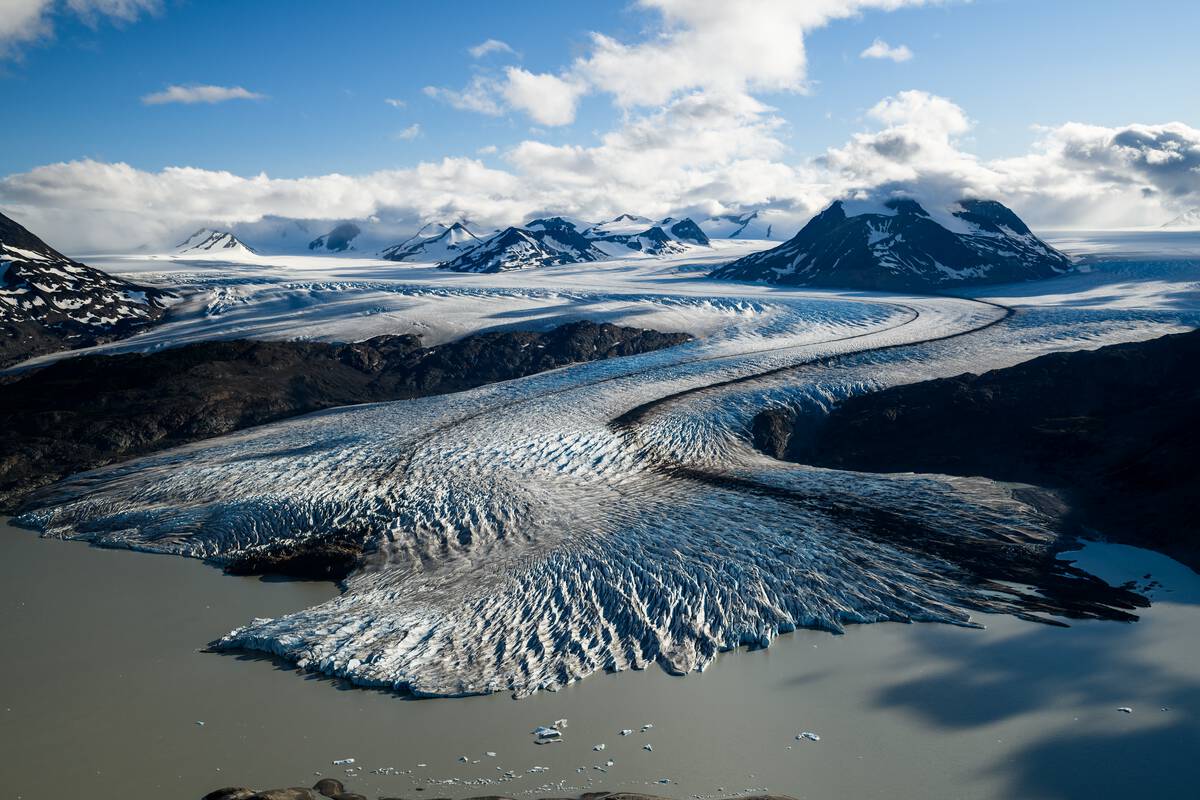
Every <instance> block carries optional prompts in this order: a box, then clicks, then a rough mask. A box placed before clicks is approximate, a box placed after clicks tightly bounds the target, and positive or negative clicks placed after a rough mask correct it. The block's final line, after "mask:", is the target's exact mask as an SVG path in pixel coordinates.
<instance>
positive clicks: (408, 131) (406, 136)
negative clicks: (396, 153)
mask: <svg viewBox="0 0 1200 800" xmlns="http://www.w3.org/2000/svg"><path fill="white" fill-rule="evenodd" d="M420 135H421V123H419V122H414V123H413V124H412V125H409V126H408V127H407V128H405V129H404V130H402V131H400V132H399V133H397V134H396V138H397V139H399V140H401V141H403V142H411V141H412V140H413V139H415V138H417V137H418V136H420Z"/></svg>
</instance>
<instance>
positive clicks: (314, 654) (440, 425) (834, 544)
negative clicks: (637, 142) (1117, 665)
mask: <svg viewBox="0 0 1200 800" xmlns="http://www.w3.org/2000/svg"><path fill="white" fill-rule="evenodd" d="M762 246H764V243H762V242H759V243H752V244H734V243H725V242H718V243H717V247H716V248H714V253H712V254H706V255H705V256H704V259H706V261H703V262H699V263H698V262H697V261H696V260H695V259H696V256H695V255H694V254H689V256H688V257H681V258H674V259H670V258H668V259H660V260H651V259H644V258H643V259H629V260H626V261H615V262H601V263H594V264H585V265H573V266H569V267H556V268H546V269H541V270H535V271H530V272H525V273H508V274H504V275H498V276H488V275H458V274H453V273H449V274H448V273H446V272H444V271H438V270H434V269H432V268H431V267H429V266H412V265H407V264H399V265H398V264H392V263H388V262H382V263H381V262H372V261H361V262H359V261H354V260H350V259H337V260H334V261H329V260H322V259H293V260H288V261H280V262H275V261H272V262H266V261H264V262H258V261H256V262H254V263H247V264H240V265H229V264H213V265H211V267H209V268H206V269H205V270H198V269H197V267H196V262H194V261H191V262H188V263H187V264H186V265H179V264H176V263H174V262H165V261H161V260H154V259H144V260H140V261H139V260H129V259H123V260H119V262H118V261H117V260H114V261H113V263H114V264H116V263H119V264H120V265H121V266H122V267H124V268H125V270H124V271H142V272H144V273H154V274H155V275H156V277H158V278H159V279H162V280H167V281H170V282H172V285H173V286H175V287H177V288H187V287H191V288H192V289H193V290H194V292H195V294H194V295H193V296H192V299H190V300H189V301H188V304H189V305H188V308H187V309H186V311H185V312H184V313H181V314H180V316H179V318H178V319H176V320H174V321H171V322H168V323H167V324H166V325H164V326H161V327H160V328H159V329H158V330H155V331H150V332H147V333H146V334H143V335H141V336H138V337H135V338H133V339H130V340H127V341H126V342H123V343H121V344H119V345H116V346H115V347H109V348H108V349H129V348H139V347H141V348H148V347H158V346H163V345H167V344H173V343H176V342H181V341H192V340H195V339H198V338H202V337H205V336H209V335H214V334H215V335H221V336H251V335H253V336H268V337H278V338H291V337H297V336H304V337H310V336H311V337H318V338H362V337H364V336H368V335H374V334H377V333H385V332H388V333H391V332H406V331H408V330H420V331H421V332H423V333H424V334H425V335H426V336H428V337H429V339H430V341H439V340H445V339H447V338H452V337H454V336H458V335H462V334H464V333H466V332H469V331H473V330H482V329H490V328H495V327H503V326H511V327H530V326H531V325H536V326H539V327H546V326H550V325H553V324H557V323H559V322H561V321H564V320H566V319H574V318H593V319H595V318H600V319H605V320H609V321H613V322H620V323H623V324H634V325H640V326H643V327H653V328H657V329H660V330H686V331H689V332H691V333H693V334H695V335H697V336H698V337H701V338H699V339H698V340H697V341H695V342H693V343H691V344H688V345H684V346H681V347H677V348H672V349H669V350H664V351H659V352H655V353H649V354H645V355H641V356H636V357H632V358H625V359H618V360H613V361H603V362H595V363H589V364H580V365H576V366H572V367H568V368H565V369H561V370H556V371H553V372H549V373H544V374H541V375H536V376H532V377H529V378H525V379H521V380H516V381H510V382H506V383H502V384H495V385H491V386H487V387H483V388H480V389H476V390H473V391H469V392H462V393H458V394H453V395H446V396H441V397H430V398H424V399H421V400H415V401H403V402H393V403H377V404H372V405H365V406H357V407H350V408H343V409H335V410H331V411H326V412H323V413H318V414H313V415H309V416H307V417H302V418H299V419H294V420H289V421H285V422H282V423H278V424H273V425H267V426H262V427H259V428H255V429H251V430H247V431H242V432H239V433H235V434H232V435H229V436H225V437H222V438H220V439H215V440H210V441H205V442H200V443H197V444H193V445H189V446H187V447H183V448H180V449H177V450H172V451H168V452H165V453H160V454H156V455H153V456H149V457H146V458H143V459H139V460H137V461H134V462H130V463H128V464H124V465H120V466H116V467H112V468H106V469H102V470H97V471H95V472H92V473H87V474H84V475H80V476H76V477H74V478H72V479H69V480H67V481H65V482H63V483H61V484H59V485H57V486H55V487H53V488H52V489H50V490H49V491H46V492H43V493H42V494H40V495H39V496H38V497H37V498H36V501H35V505H36V507H35V508H34V510H32V511H30V512H29V513H27V514H25V515H24V516H23V517H22V518H21V521H22V522H23V523H24V524H29V525H34V526H37V527H40V528H42V529H43V530H45V531H47V532H49V533H51V534H53V535H59V536H68V537H78V538H84V539H89V540H91V541H95V542H98V543H101V544H105V545H110V546H119V547H131V548H137V549H145V550H153V551H158V552H169V553H176V554H181V555H189V556H197V557H209V558H214V559H217V560H220V559H222V558H225V557H228V556H229V555H230V554H234V553H236V552H237V551H238V550H240V549H242V548H246V547H251V546H256V545H262V544H266V543H271V542H276V541H280V540H295V539H299V538H303V537H306V536H309V535H312V534H316V533H319V532H325V531H329V530H345V531H353V532H361V533H363V534H364V535H365V536H366V537H367V540H368V542H369V547H368V553H367V561H366V564H365V566H364V567H363V568H362V569H361V570H360V571H358V572H357V573H355V574H354V575H352V576H351V577H350V578H349V579H348V580H347V581H346V582H345V587H344V588H345V591H344V593H343V594H342V595H341V596H339V597H337V598H335V599H334V600H332V601H330V602H328V603H325V604H323V605H321V606H318V607H315V608H312V609H308V610H306V611H303V612H300V613H297V614H292V615H289V616H286V617H282V618H278V619H256V620H253V621H252V622H250V623H249V624H247V625H246V626H244V627H242V628H239V629H238V630H236V631H233V632H232V633H230V634H229V635H228V636H227V637H225V638H224V639H223V640H222V642H221V646H222V647H227V648H250V649H254V650H261V651H267V652H271V653H275V654H277V655H279V656H282V657H284V658H286V659H288V660H290V661H292V662H294V663H296V664H297V665H299V666H301V667H302V668H304V669H308V670H314V671H321V672H324V673H328V674H334V675H340V676H344V677H346V678H348V679H350V680H352V681H355V682H358V683H361V684H366V685H378V686H385V687H394V688H401V689H407V690H410V691H413V692H414V693H417V694H425V695H461V694H469V693H478V692H489V691H501V690H509V691H513V692H515V693H518V694H526V693H529V692H532V691H535V690H537V689H540V688H550V687H556V686H560V685H562V684H565V683H569V682H571V681H574V680H577V679H579V678H582V677H584V676H586V675H588V674H589V673H591V672H594V671H596V670H613V669H625V668H641V667H645V666H647V665H649V664H651V663H658V664H659V665H661V666H662V667H663V668H665V669H667V670H670V671H672V672H679V673H684V672H688V671H691V670H697V669H702V668H703V667H704V666H705V665H706V664H707V663H709V662H710V661H711V660H712V658H713V657H714V655H715V654H716V653H717V652H718V651H720V650H723V649H728V648H732V647H737V646H739V645H743V644H751V645H765V644H768V643H769V642H770V641H771V639H772V638H773V637H774V636H776V635H777V634H779V633H780V632H784V631H788V630H792V629H794V628H796V627H800V626H803V627H815V628H823V629H826V630H831V631H837V630H840V629H841V627H842V626H843V625H845V624H849V623H862V622H871V621H879V620H904V621H912V620H930V621H942V622H951V623H957V624H969V622H970V613H969V612H970V609H971V608H978V607H980V605H981V604H985V603H987V602H990V601H993V600H994V598H992V597H991V596H990V594H989V592H991V591H993V590H994V587H992V588H989V589H988V590H987V591H985V590H984V589H981V588H980V587H978V586H973V585H971V583H970V582H969V581H964V580H962V579H961V573H960V572H959V571H958V570H956V568H955V565H954V564H953V563H948V562H947V561H945V560H943V559H942V558H941V557H939V556H937V555H934V554H931V553H929V552H923V551H918V550H914V549H913V548H911V547H906V546H903V545H902V544H900V543H896V542H891V541H887V540H884V539H880V538H879V537H877V536H872V535H868V534H867V533H866V532H865V531H864V529H863V528H862V527H861V526H860V523H859V522H858V521H857V520H858V519H859V517H858V516H857V515H858V514H859V513H860V512H861V513H869V512H871V511H872V510H878V509H886V510H887V512H888V513H894V514H897V515H899V516H900V517H901V518H905V519H912V520H916V521H920V522H921V523H922V524H924V525H926V526H928V527H930V528H931V529H934V530H939V531H944V532H945V533H946V535H947V536H953V537H955V539H956V540H958V541H962V542H967V543H971V542H979V543H981V544H982V543H987V542H995V541H996V540H997V539H1003V540H1004V541H1006V542H1011V543H1012V546H1013V547H1015V548H1033V549H1036V548H1044V547H1046V546H1048V544H1049V542H1050V541H1052V539H1053V535H1052V533H1051V532H1050V531H1048V530H1046V529H1045V528H1044V527H1043V526H1042V524H1041V523H1040V522H1039V519H1038V518H1037V517H1036V515H1034V514H1033V513H1032V512H1031V510H1030V509H1028V508H1027V507H1025V506H1024V505H1022V504H1021V503H1020V502H1018V501H1017V500H1015V499H1014V498H1013V497H1012V495H1011V494H1010V493H1009V492H1008V491H1007V490H1006V489H1004V488H1002V487H999V486H997V485H995V484H993V483H991V482H989V481H984V480H972V479H960V478H944V477H938V476H923V475H858V474H850V473H840V472H832V471H827V470H819V469H810V468H804V467H798V466H795V465H785V464H781V463H779V462H776V461H774V460H772V459H769V458H767V457H765V456H763V455H761V454H759V453H758V452H756V451H755V450H753V449H752V448H751V447H750V446H749V444H748V435H747V430H748V428H749V425H750V421H751V420H752V418H753V417H754V415H755V414H756V413H757V412H758V411H760V410H761V409H763V408H764V407H768V406H771V405H773V404H782V403H789V404H802V405H803V404H808V405H811V406H812V407H814V408H817V407H823V406H827V405H829V404H830V403H832V402H834V401H835V400H836V399H838V398H840V397H844V396H846V395H847V394H850V393H854V392H860V391H864V390H866V389H869V388H873V387H878V386H881V385H889V384H896V383H904V382H911V381H916V380H921V379H925V378H930V377H937V376H944V375H950V374H956V373H959V372H963V371H968V370H969V371H980V370H982V369H987V368H993V367H1001V366H1008V365H1011V364H1015V363H1018V362H1020V361H1023V360H1026V359H1028V358H1031V357H1033V356H1036V355H1039V354H1042V353H1046V352H1051V351H1055V350H1066V349H1078V348H1090V347H1099V346H1102V345H1105V344H1109V343H1114V342H1119V341H1129V340H1136V339H1144V338H1150V337H1153V336H1157V335H1161V334H1163V333H1167V332H1173V331H1180V330H1184V329H1187V328H1189V327H1193V326H1195V325H1196V324H1197V322H1198V321H1200V296H1198V294H1197V291H1196V276H1197V275H1198V274H1200V261H1181V260H1175V261H1159V262H1154V263H1142V264H1131V263H1121V264H1119V265H1104V264H1100V265H1096V266H1094V268H1093V269H1092V271H1091V272H1088V273H1086V274H1082V275H1073V276H1069V277H1064V278H1060V279H1055V280H1053V281H1047V282H1044V283H1041V284H1037V285H1024V286H1021V287H1001V288H997V289H993V290H989V292H988V294H990V295H991V297H993V298H994V301H995V302H997V303H999V304H1000V305H996V304H994V303H992V302H979V301H977V300H976V299H973V298H967V297H961V298H955V297H901V296H888V295H875V294H863V293H849V292H847V293H838V292H815V291H803V290H793V289H779V288H771V287H765V286H758V285H741V284H735V283H719V282H714V281H709V280H706V279H704V278H703V277H701V275H702V272H703V270H705V269H706V268H707V267H709V266H711V265H712V263H714V262H715V261H718V260H720V259H721V258H724V259H729V258H733V257H736V256H737V255H741V254H743V253H745V252H748V250H749V249H752V248H753V247H762ZM101 266H104V265H102V264H101ZM1106 286H1109V287H1113V286H1115V287H1118V288H1113V289H1111V291H1109V290H1106V289H1105V288H1104V287H1106ZM1106 291H1109V294H1112V295H1113V296H1112V297H1109V296H1108V294H1106ZM1010 309H1015V310H1014V311H1010ZM831 509H841V510H842V511H844V512H845V514H843V515H841V516H839V515H838V514H835V513H832V512H831Z"/></svg>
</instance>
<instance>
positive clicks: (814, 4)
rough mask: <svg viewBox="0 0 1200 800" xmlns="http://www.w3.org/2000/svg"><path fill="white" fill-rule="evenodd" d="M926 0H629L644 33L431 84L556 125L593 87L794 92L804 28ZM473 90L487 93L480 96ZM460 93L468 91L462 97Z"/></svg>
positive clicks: (622, 91) (653, 93)
mask: <svg viewBox="0 0 1200 800" xmlns="http://www.w3.org/2000/svg"><path fill="white" fill-rule="evenodd" d="M932 2H939V0H812V1H811V2H795V0H741V2H737V3H730V2H728V0H638V2H637V5H638V6H640V7H642V8H643V9H644V10H646V11H650V12H653V13H654V14H655V15H656V23H657V24H656V25H654V26H653V28H652V30H651V32H650V34H649V35H648V36H647V37H646V38H645V39H644V40H643V41H640V42H633V43H627V42H622V41H620V40H618V39H616V38H614V37H611V36H607V35H605V34H603V33H592V34H591V37H590V44H589V52H588V53H587V54H586V55H583V56H581V57H579V58H577V59H576V60H575V61H574V62H573V63H572V64H570V65H568V66H566V67H565V68H563V69H562V70H560V71H558V72H557V73H540V74H534V73H530V72H527V71H525V70H513V69H509V70H507V71H506V72H505V73H504V74H503V75H493V76H491V77H488V78H480V79H476V80H475V81H473V82H472V84H471V85H470V86H468V88H467V89H465V90H463V91H462V92H454V91H452V90H448V89H435V90H434V91H433V92H431V94H432V96H435V97H441V98H442V99H445V100H447V101H449V102H451V104H453V105H455V107H457V108H465V109H469V110H475V111H482V112H483V113H488V114H497V113H503V112H504V111H507V110H519V111H524V112H526V113H528V114H529V115H530V116H531V117H533V119H534V120H536V121H538V122H540V123H541V124H545V125H562V124H566V123H569V122H571V121H572V120H573V119H574V109H575V106H576V104H577V103H578V100H579V98H580V97H581V96H583V95H584V94H588V93H593V92H600V93H605V94H608V95H611V96H612V98H613V99H614V101H615V102H616V103H617V104H618V105H619V106H620V107H622V108H625V109H630V108H638V107H652V106H662V105H664V104H665V103H667V102H668V101H669V100H671V99H672V98H674V97H676V96H678V95H680V94H682V93H687V92H694V91H702V92H705V93H706V94H727V95H728V94H749V93H756V92H803V91H805V90H806V88H807V55H806V51H805V43H804V39H805V36H806V35H807V34H808V33H809V32H811V31H813V30H816V29H818V28H821V27H824V26H825V25H827V24H829V23H830V22H832V21H834V20H837V19H842V18H845V17H851V16H854V15H856V14H860V13H862V12H864V11H868V10H872V9H879V10H885V11H890V10H894V9H897V8H901V7H904V6H920V5H928V4H930V3H932ZM535 87H538V88H540V87H548V88H551V89H552V90H553V93H554V98H553V99H552V100H549V101H546V102H544V103H538V102H534V101H533V100H532V98H531V90H532V89H534V88H535ZM480 93H486V94H487V96H488V99H487V101H486V102H484V101H482V99H481V97H480ZM464 95H466V96H468V97H470V98H471V101H470V102H464V101H463V96H464ZM548 109H549V110H548ZM550 120H553V121H550Z"/></svg>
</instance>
